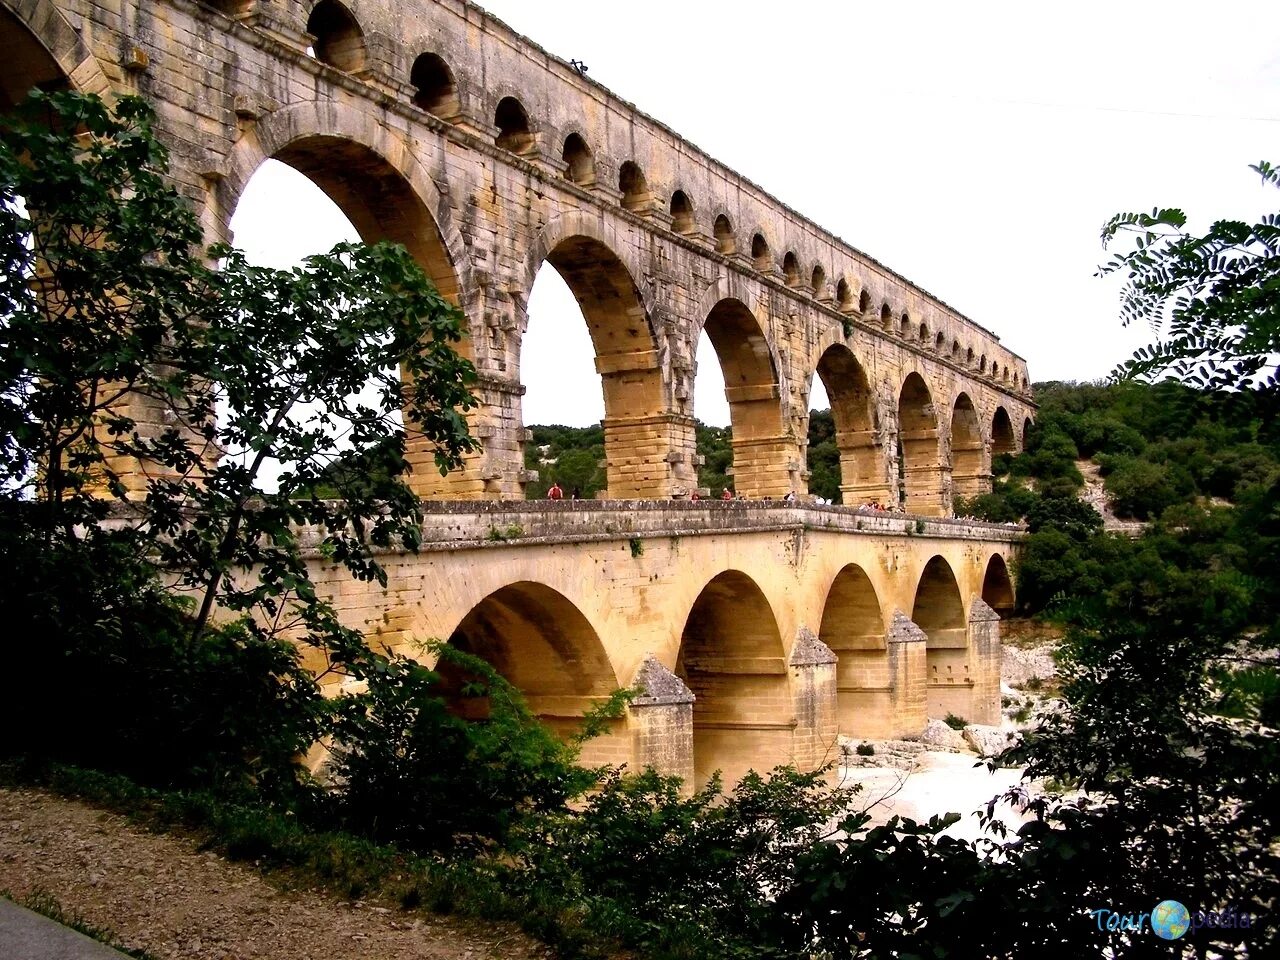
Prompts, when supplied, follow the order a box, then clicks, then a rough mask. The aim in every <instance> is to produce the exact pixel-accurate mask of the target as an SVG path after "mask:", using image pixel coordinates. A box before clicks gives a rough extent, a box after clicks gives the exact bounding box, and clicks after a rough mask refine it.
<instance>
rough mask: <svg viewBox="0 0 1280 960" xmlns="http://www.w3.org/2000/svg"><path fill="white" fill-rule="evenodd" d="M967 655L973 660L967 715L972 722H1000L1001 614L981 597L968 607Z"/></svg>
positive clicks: (976, 598)
mask: <svg viewBox="0 0 1280 960" xmlns="http://www.w3.org/2000/svg"><path fill="white" fill-rule="evenodd" d="M969 657H970V661H971V663H972V668H971V670H970V676H972V678H973V700H972V706H971V707H970V716H969V717H968V719H969V720H971V721H972V722H973V723H987V724H992V725H996V724H999V723H1000V719H1001V717H1000V668H1001V659H1002V657H1003V647H1002V645H1001V643H1000V614H998V613H996V612H995V611H994V610H992V609H991V607H989V606H987V603H986V601H984V600H983V599H982V598H981V597H974V598H973V605H972V606H971V607H970V608H969Z"/></svg>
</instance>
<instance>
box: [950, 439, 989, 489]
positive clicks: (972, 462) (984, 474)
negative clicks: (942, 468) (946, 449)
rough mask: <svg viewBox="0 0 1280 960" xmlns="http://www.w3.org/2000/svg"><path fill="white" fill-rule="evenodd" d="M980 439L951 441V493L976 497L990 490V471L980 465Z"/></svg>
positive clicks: (981, 451) (981, 450)
mask: <svg viewBox="0 0 1280 960" xmlns="http://www.w3.org/2000/svg"><path fill="white" fill-rule="evenodd" d="M982 454H983V447H982V441H981V440H973V441H956V440H952V442H951V464H952V466H951V493H952V496H954V497H976V496H978V495H979V494H982V493H990V492H991V471H990V470H989V469H984V468H983V466H982Z"/></svg>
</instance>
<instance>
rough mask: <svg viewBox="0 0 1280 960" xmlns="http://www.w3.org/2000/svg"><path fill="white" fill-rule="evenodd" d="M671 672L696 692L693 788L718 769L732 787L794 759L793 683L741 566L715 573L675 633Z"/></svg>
mask: <svg viewBox="0 0 1280 960" xmlns="http://www.w3.org/2000/svg"><path fill="white" fill-rule="evenodd" d="M675 673H676V675H677V676H679V677H680V678H681V679H682V680H684V682H685V683H686V684H687V685H688V687H689V689H690V690H692V691H693V695H694V697H695V699H694V703H693V768H694V780H695V786H701V785H703V784H705V783H706V781H707V780H708V779H709V778H710V776H711V775H712V774H713V773H714V772H715V771H716V770H720V771H721V772H722V774H723V776H724V782H725V784H726V786H732V785H733V784H734V783H736V782H737V781H738V780H739V779H741V778H742V776H743V775H744V774H745V773H746V772H747V771H748V770H756V771H759V772H761V773H764V772H766V771H768V770H771V769H772V768H773V767H775V766H777V765H779V764H784V763H789V762H790V761H791V758H792V731H793V728H794V726H795V723H794V720H793V718H792V716H791V712H792V711H791V707H790V696H789V691H790V685H789V681H788V673H787V662H786V658H785V655H784V650H783V643H782V635H781V633H780V631H779V629H778V622H777V619H776V618H775V617H774V614H773V608H772V607H771V606H770V605H769V601H768V599H767V598H766V597H765V595H764V592H763V591H762V590H761V589H760V587H759V586H758V585H757V584H756V582H755V581H754V580H753V579H752V578H751V577H749V576H748V575H747V574H745V573H742V572H741V571H739V570H726V571H724V572H722V573H720V574H717V575H716V576H715V577H713V578H712V579H711V580H710V581H709V582H708V583H707V584H706V586H704V587H703V588H702V591H701V592H700V593H699V594H698V597H697V599H696V600H695V601H694V603H693V606H692V608H691V609H690V610H689V615H688V617H687V618H686V620H685V623H684V628H683V630H682V631H681V634H680V653H679V656H678V657H677V659H676V669H675Z"/></svg>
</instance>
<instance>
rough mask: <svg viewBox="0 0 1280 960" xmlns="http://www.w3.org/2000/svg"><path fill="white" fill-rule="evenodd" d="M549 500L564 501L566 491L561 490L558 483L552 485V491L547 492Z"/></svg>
mask: <svg viewBox="0 0 1280 960" xmlns="http://www.w3.org/2000/svg"><path fill="white" fill-rule="evenodd" d="M547 499H548V500H563V499H564V491H563V490H561V489H560V484H558V483H553V484H551V489H550V490H548V491H547Z"/></svg>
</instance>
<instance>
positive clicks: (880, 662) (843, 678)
mask: <svg viewBox="0 0 1280 960" xmlns="http://www.w3.org/2000/svg"><path fill="white" fill-rule="evenodd" d="M818 639H819V640H821V641H822V642H823V643H824V644H826V646H827V647H829V648H830V649H831V651H832V652H833V653H834V654H835V655H836V717H837V722H838V723H839V726H840V732H841V733H843V734H845V735H847V736H851V737H880V736H886V735H887V734H888V733H889V731H890V728H891V727H892V723H893V720H894V698H893V686H894V677H893V673H892V670H891V668H890V663H889V648H888V644H887V643H886V639H885V624H884V614H883V612H882V610H881V606H880V598H879V597H878V596H877V595H876V588H875V585H874V584H873V583H872V582H871V578H870V577H869V576H868V575H867V572H866V571H865V570H863V569H862V567H860V566H858V565H857V564H856V563H849V564H846V565H845V566H844V567H842V568H841V569H840V570H839V571H838V572H837V573H836V575H835V577H834V578H833V579H832V581H831V586H830V587H829V588H828V589H827V597H826V602H825V603H824V605H823V608H822V625H821V627H820V628H819V631H818Z"/></svg>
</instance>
